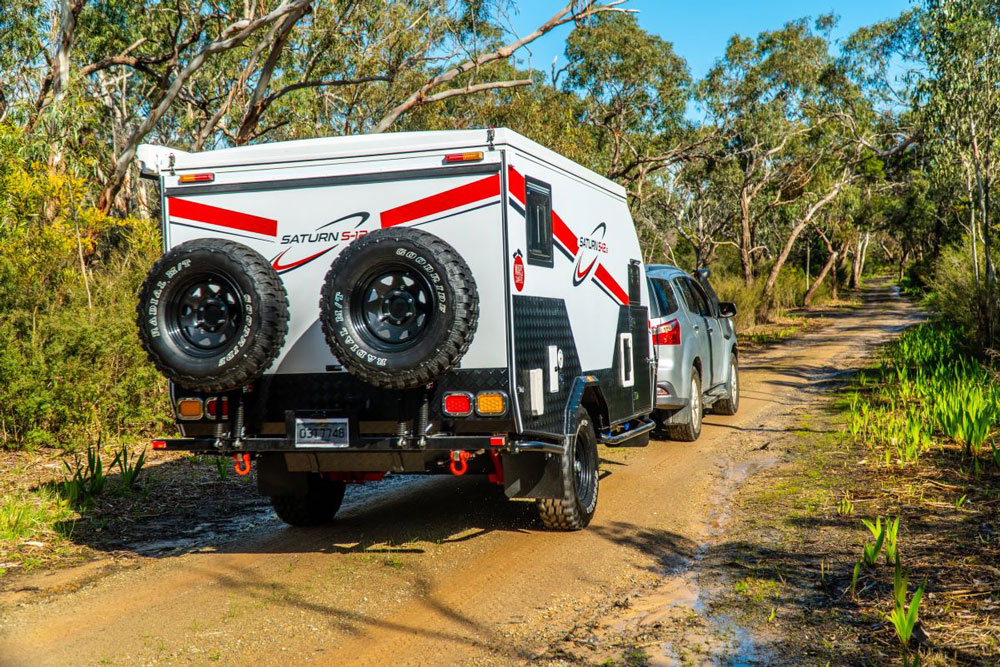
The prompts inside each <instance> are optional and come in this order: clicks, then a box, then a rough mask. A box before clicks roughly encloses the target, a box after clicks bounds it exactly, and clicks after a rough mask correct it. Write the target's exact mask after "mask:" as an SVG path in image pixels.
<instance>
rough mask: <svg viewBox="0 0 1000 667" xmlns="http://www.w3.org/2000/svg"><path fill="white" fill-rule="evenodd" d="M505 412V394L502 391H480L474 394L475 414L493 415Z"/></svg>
mask: <svg viewBox="0 0 1000 667" xmlns="http://www.w3.org/2000/svg"><path fill="white" fill-rule="evenodd" d="M505 412H507V396H506V395H504V393H503V392H502V391H481V392H479V393H478V394H476V414H478V415H482V416H484V417H495V416H497V415H502V414H503V413H505Z"/></svg>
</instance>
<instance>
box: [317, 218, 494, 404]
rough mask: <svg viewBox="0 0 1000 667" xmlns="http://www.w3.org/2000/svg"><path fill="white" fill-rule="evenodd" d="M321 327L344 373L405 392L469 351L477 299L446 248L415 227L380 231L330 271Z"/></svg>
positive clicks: (464, 270)
mask: <svg viewBox="0 0 1000 667" xmlns="http://www.w3.org/2000/svg"><path fill="white" fill-rule="evenodd" d="M320 321H321V322H322V325H323V334H324V336H325V337H326V342H327V344H328V345H329V346H330V350H331V351H332V352H333V354H334V356H336V357H337V360H338V361H340V363H341V364H343V365H344V367H345V368H346V369H347V370H348V371H349V372H350V373H351V374H353V375H354V376H356V377H358V378H359V379H361V380H364V381H365V382H367V383H369V384H372V385H375V386H377V387H382V388H384V389H412V388H414V387H420V386H423V385H426V384H427V383H429V382H431V381H433V380H435V379H436V378H438V377H440V376H441V375H443V374H445V373H447V372H448V371H449V370H451V369H452V368H454V367H455V366H456V365H457V364H458V362H459V360H460V359H461V358H462V356H463V355H464V354H465V352H466V350H468V349H469V345H470V344H471V343H472V337H473V336H474V335H475V332H476V325H477V323H478V321H479V296H478V292H477V290H476V282H475V280H474V279H473V277H472V271H471V270H470V269H469V266H468V264H466V262H465V260H464V259H462V256H461V255H459V254H458V251H456V250H455V249H454V248H453V247H451V245H449V244H448V243H446V242H444V241H443V240H441V239H440V238H438V237H436V236H434V235H433V234H430V233H428V232H425V231H423V230H420V229H413V228H409V227H392V228H388V229H379V230H376V231H374V232H371V233H370V234H366V235H365V236H364V237H362V238H361V239H359V240H357V241H355V242H354V243H352V244H351V245H349V246H348V247H347V248H346V249H345V250H344V251H343V252H342V253H340V255H339V256H338V257H337V259H335V260H334V261H333V263H332V264H331V265H330V270H329V271H328V272H327V274H326V280H325V282H324V283H323V292H322V297H321V298H320Z"/></svg>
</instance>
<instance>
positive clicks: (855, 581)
mask: <svg viewBox="0 0 1000 667" xmlns="http://www.w3.org/2000/svg"><path fill="white" fill-rule="evenodd" d="M860 575H861V561H858V562H857V563H855V564H854V573H853V574H851V597H852V598H853V597H854V592H855V591H856V590H857V588H858V577H859V576H860Z"/></svg>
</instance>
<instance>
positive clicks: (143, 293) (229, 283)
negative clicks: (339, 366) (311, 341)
mask: <svg viewBox="0 0 1000 667" xmlns="http://www.w3.org/2000/svg"><path fill="white" fill-rule="evenodd" d="M137 314H138V317H137V324H138V325H139V339H140V340H141V342H142V346H143V348H144V349H145V350H146V352H147V354H148V355H149V358H150V360H151V361H152V362H153V365H155V366H156V368H157V369H159V371H160V372H161V373H163V374H164V375H165V376H166V377H167V378H168V379H170V380H171V381H173V382H174V383H176V384H178V385H180V386H181V387H184V388H185V389H191V390H194V391H206V392H208V391H211V392H221V391H230V390H232V389H237V388H239V387H242V386H244V385H246V384H248V383H250V382H251V381H253V380H254V379H256V378H257V377H259V376H260V375H261V374H262V373H263V372H264V371H265V370H267V368H268V367H269V366H270V365H271V363H272V362H273V361H274V359H275V357H276V356H277V355H278V352H279V351H280V350H281V346H282V345H283V344H284V342H285V334H286V333H287V331H288V298H287V296H286V294H285V288H284V286H283V285H282V282H281V279H280V278H279V277H278V274H277V273H275V271H274V269H272V268H271V265H270V264H269V263H268V261H267V260H266V259H264V258H263V257H261V255H260V254H258V253H257V252H255V251H254V250H252V249H250V248H248V247H247V246H245V245H243V244H242V243H236V242H235V241H227V240H224V239H196V240H194V241H187V242H185V243H182V244H180V245H179V246H177V247H175V248H173V249H172V250H170V251H169V252H168V253H167V254H165V255H164V256H163V257H162V258H160V260H159V261H157V262H156V264H154V265H153V268H152V269H151V270H150V272H149V275H148V276H147V277H146V280H145V281H144V282H143V283H142V287H140V288H139V304H138V307H137Z"/></svg>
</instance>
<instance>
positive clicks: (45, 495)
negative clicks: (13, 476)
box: [0, 487, 73, 544]
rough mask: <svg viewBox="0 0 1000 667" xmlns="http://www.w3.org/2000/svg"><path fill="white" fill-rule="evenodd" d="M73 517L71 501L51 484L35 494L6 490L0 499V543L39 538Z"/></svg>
mask: <svg viewBox="0 0 1000 667" xmlns="http://www.w3.org/2000/svg"><path fill="white" fill-rule="evenodd" d="M72 516H73V509H72V507H71V506H70V503H69V502H68V501H67V500H65V499H64V498H63V497H62V496H61V495H60V494H59V493H57V492H55V491H53V490H52V489H50V488H48V487H42V488H40V489H39V490H38V491H36V492H33V493H28V492H23V493H19V492H14V493H5V494H4V496H3V498H0V544H2V543H4V542H11V541H16V540H21V539H23V538H26V537H32V538H37V536H39V535H40V534H43V533H45V532H47V531H48V530H51V528H52V526H54V525H55V524H57V523H58V522H60V521H65V520H67V519H69V518H71V517H72Z"/></svg>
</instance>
